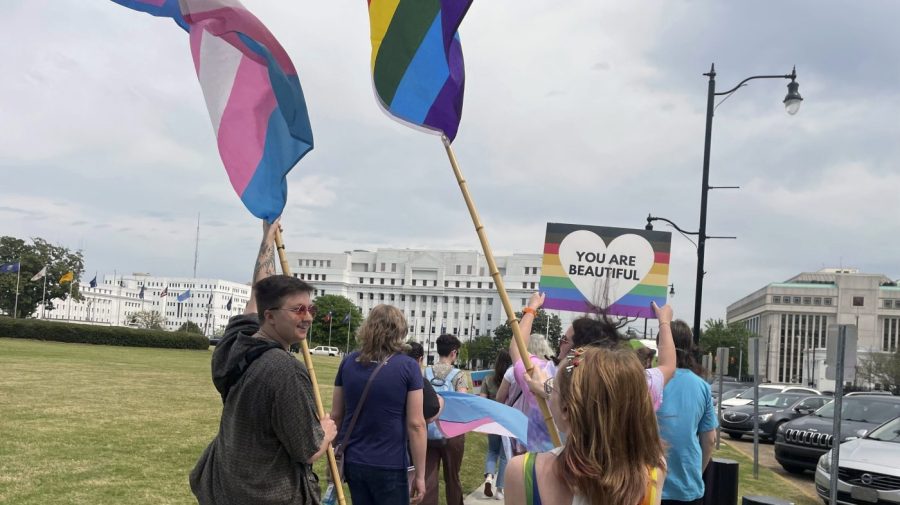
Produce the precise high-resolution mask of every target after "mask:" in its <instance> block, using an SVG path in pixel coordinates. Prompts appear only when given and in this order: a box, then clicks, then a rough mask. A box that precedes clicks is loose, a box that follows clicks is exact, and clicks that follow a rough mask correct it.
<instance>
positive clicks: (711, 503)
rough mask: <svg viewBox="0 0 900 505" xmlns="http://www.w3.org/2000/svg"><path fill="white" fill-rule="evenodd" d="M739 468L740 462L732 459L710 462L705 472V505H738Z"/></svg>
mask: <svg viewBox="0 0 900 505" xmlns="http://www.w3.org/2000/svg"><path fill="white" fill-rule="evenodd" d="M738 468H739V465H738V462H737V461H734V460H732V459H724V458H713V459H712V461H710V462H709V465H707V467H706V471H705V472H703V483H704V485H705V486H706V492H705V493H704V494H703V505H737V502H738Z"/></svg>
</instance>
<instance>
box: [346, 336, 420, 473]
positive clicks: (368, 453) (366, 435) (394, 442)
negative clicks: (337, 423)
mask: <svg viewBox="0 0 900 505" xmlns="http://www.w3.org/2000/svg"><path fill="white" fill-rule="evenodd" d="M358 356H359V352H353V353H350V355H349V356H347V357H346V358H344V360H343V361H342V362H341V366H340V367H339V368H338V372H337V376H336V377H335V379H334V385H335V386H339V387H342V388H343V393H344V417H343V419H342V420H341V429H340V431H339V433H338V436H337V438H335V444H337V443H340V442H341V441H342V440H343V439H344V434H345V432H346V430H347V428H348V427H349V426H350V419H351V418H352V417H353V412H355V411H356V406H357V404H359V400H360V397H361V396H362V392H363V389H364V388H365V387H366V382H368V380H369V376H370V375H372V371H374V370H375V367H376V366H378V364H377V363H375V362H369V363H359V362H357V361H356V358H357V357H358ZM417 389H422V372H421V371H420V370H419V364H418V363H416V360H414V359H412V358H410V357H409V356H406V355H403V354H398V355H395V356H393V357H392V358H391V359H390V360H389V361H388V362H387V364H386V365H384V367H383V368H382V369H381V371H380V372H378V375H377V376H376V377H375V380H374V381H373V382H372V386H371V387H370V388H369V395H368V397H367V398H366V402H365V404H364V405H363V407H362V411H361V412H360V413H359V418H358V419H357V420H356V426H355V427H354V428H353V433H352V434H351V435H350V440H348V441H347V446H346V447H345V448H344V461H347V462H350V463H356V464H360V465H369V466H374V467H378V468H383V469H386V470H401V469H402V470H405V469H406V468H407V467H408V466H409V456H408V455H407V451H406V445H407V436H406V394H407V393H408V392H410V391H415V390H417Z"/></svg>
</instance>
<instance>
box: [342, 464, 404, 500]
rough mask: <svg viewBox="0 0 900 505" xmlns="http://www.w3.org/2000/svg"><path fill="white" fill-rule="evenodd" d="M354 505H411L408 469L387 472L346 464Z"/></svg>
mask: <svg viewBox="0 0 900 505" xmlns="http://www.w3.org/2000/svg"><path fill="white" fill-rule="evenodd" d="M344 476H345V477H346V478H347V485H348V486H350V497H351V499H352V500H353V505H409V480H408V479H407V476H406V469H405V468H404V469H402V470H385V469H383V468H377V467H374V466H369V465H358V464H355V463H350V462H349V461H347V462H344Z"/></svg>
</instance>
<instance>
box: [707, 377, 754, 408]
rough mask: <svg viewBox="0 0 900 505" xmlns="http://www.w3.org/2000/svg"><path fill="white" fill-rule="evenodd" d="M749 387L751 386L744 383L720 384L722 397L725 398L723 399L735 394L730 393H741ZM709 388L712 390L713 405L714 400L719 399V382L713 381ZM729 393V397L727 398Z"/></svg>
mask: <svg viewBox="0 0 900 505" xmlns="http://www.w3.org/2000/svg"><path fill="white" fill-rule="evenodd" d="M751 385H752V384H748V383H746V382H737V381H724V382H722V396H725V398H731V397H733V395H735V394H737V393H731V392H732V391H737V392H741V391H743V390H745V389H747V388H748V387H749V386H751ZM709 387H710V389H711V390H712V397H713V403H714V404H715V403H716V400H718V397H719V381H713V382H712V383H711V384H710V385H709ZM729 393H731V396H728V394H729Z"/></svg>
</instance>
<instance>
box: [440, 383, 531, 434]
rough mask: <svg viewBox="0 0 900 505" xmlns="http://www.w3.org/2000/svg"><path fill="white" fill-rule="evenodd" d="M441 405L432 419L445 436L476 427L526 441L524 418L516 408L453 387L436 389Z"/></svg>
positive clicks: (475, 429)
mask: <svg viewBox="0 0 900 505" xmlns="http://www.w3.org/2000/svg"><path fill="white" fill-rule="evenodd" d="M438 394H439V395H441V397H442V398H444V409H443V410H441V414H440V415H439V416H438V420H437V421H436V423H437V425H438V427H439V428H440V429H441V431H442V432H443V433H444V434H445V435H447V437H455V436H458V435H462V434H463V433H468V432H470V431H477V432H480V433H490V434H493V435H503V436H506V437H513V438H517V439H519V441H521V442H522V444H523V445H524V444H527V443H528V418H527V417H525V414H523V413H522V412H520V411H519V410H518V409H514V408H512V407H508V406H506V405H504V404H502V403H500V402H495V401H494V400H488V399H487V398H482V397H481V396H476V395H470V394H466V393H457V392H455V391H438Z"/></svg>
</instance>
